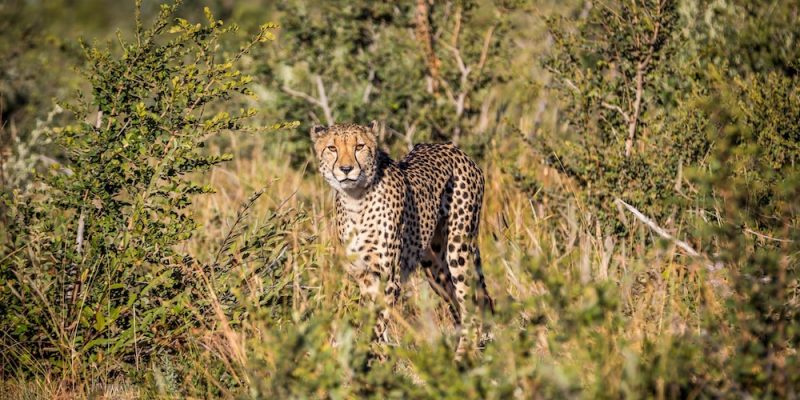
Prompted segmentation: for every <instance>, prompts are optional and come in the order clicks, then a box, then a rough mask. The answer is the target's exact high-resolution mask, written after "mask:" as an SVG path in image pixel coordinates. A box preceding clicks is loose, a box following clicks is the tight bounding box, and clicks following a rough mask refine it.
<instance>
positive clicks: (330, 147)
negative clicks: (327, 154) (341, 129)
mask: <svg viewBox="0 0 800 400" xmlns="http://www.w3.org/2000/svg"><path fill="white" fill-rule="evenodd" d="M328 150H330V151H332V152H334V153H335V152H336V146H328Z"/></svg>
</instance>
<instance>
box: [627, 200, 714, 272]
mask: <svg viewBox="0 0 800 400" xmlns="http://www.w3.org/2000/svg"><path fill="white" fill-rule="evenodd" d="M615 202H616V203H617V204H618V205H621V206H622V207H625V208H626V209H628V211H630V212H631V214H633V216H634V217H636V219H638V220H639V221H642V223H644V224H645V225H647V226H648V227H649V228H650V229H652V230H653V232H655V233H656V234H658V236H661V237H662V238H664V239H667V240H669V241H671V242H673V243H675V245H676V246H678V248H680V249H681V250H683V251H684V252H685V253H686V254H687V255H689V256H690V257H695V258H704V257H703V256H702V255H701V254H700V253H698V252H697V250H695V249H694V248H692V246H690V245H689V244H688V243H686V242H684V241H682V240H679V239H677V238H675V237H674V236H672V235H670V234H669V232H667V231H666V230H664V228H662V227H660V226H658V225H656V223H655V222H653V220H652V219H650V218H649V217H647V216H646V215H644V214H642V212H641V211H639V210H637V209H636V207H634V206H632V205H630V204H628V203H626V202H625V201H623V200H622V199H619V198H616V199H615ZM705 267H706V269H708V270H709V271H712V272H713V271H716V270H718V269H720V268H722V265H721V264H719V263H718V264H716V265H715V264H711V263H706V264H705Z"/></svg>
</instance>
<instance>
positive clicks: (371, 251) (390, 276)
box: [350, 229, 400, 343]
mask: <svg viewBox="0 0 800 400" xmlns="http://www.w3.org/2000/svg"><path fill="white" fill-rule="evenodd" d="M394 232H395V229H389V230H388V232H378V231H377V229H375V230H371V229H370V230H367V231H364V232H361V234H360V235H358V237H357V238H356V240H354V241H353V242H352V243H351V246H350V250H352V251H351V254H352V255H353V256H354V257H356V259H355V260H354V263H353V265H352V266H351V269H352V270H354V272H355V273H354V275H355V276H356V279H357V281H358V284H359V288H360V290H361V296H362V298H363V299H367V300H368V301H369V302H371V306H372V308H373V309H374V312H375V313H376V321H375V327H374V330H373V334H374V336H373V340H375V341H376V342H378V343H387V342H389V333H388V326H389V321H390V319H391V314H392V309H393V308H394V306H395V305H396V304H397V303H398V299H399V297H400V281H399V274H398V273H397V268H398V262H399V260H398V257H397V250H398V247H399V246H397V245H394V244H393V243H394V242H393V240H396V237H397V236H396V234H394Z"/></svg>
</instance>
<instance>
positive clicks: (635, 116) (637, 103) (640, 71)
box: [623, 2, 662, 158]
mask: <svg viewBox="0 0 800 400" xmlns="http://www.w3.org/2000/svg"><path fill="white" fill-rule="evenodd" d="M661 6H662V4H661V2H659V3H658V8H657V10H656V20H655V26H654V27H653V36H651V37H650V40H648V42H647V55H646V56H645V58H644V59H643V60H641V61H639V62H638V63H637V64H636V99H635V100H634V102H633V111H632V115H631V116H630V118H628V138H627V139H625V158H628V157H630V155H631V150H632V149H633V139H634V137H635V136H636V128H637V127H638V125H639V114H640V113H641V111H642V96H643V94H644V78H645V76H644V74H645V72H646V71H647V68H648V67H649V66H650V62H651V61H652V60H653V53H655V45H656V42H657V41H658V34H659V32H660V31H661V21H660V20H659V19H660V18H661ZM623 115H625V114H623Z"/></svg>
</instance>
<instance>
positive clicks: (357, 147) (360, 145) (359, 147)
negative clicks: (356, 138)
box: [356, 144, 364, 151]
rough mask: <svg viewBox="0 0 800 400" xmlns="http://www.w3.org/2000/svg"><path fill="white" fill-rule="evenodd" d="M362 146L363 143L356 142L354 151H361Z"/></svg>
mask: <svg viewBox="0 0 800 400" xmlns="http://www.w3.org/2000/svg"><path fill="white" fill-rule="evenodd" d="M363 148H364V145H363V144H357V145H356V151H361V149H363Z"/></svg>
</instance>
